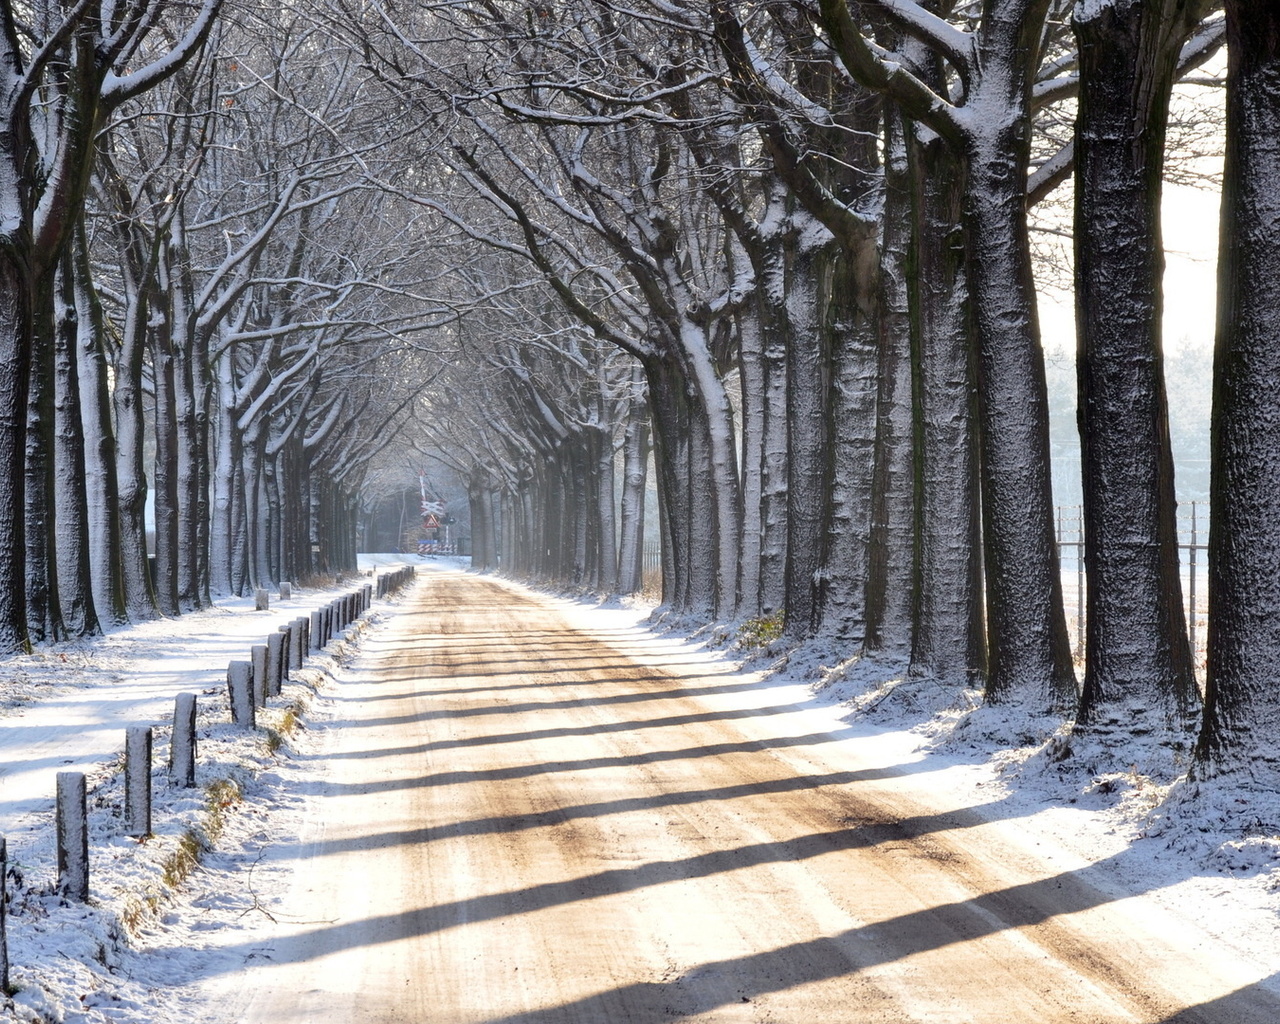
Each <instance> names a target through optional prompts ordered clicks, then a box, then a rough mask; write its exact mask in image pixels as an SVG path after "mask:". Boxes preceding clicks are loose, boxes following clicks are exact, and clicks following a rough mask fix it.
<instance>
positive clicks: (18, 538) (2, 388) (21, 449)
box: [0, 246, 32, 654]
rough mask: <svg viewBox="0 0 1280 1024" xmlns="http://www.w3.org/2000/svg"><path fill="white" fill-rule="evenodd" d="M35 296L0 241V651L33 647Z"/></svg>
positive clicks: (15, 259) (11, 253) (12, 255)
mask: <svg viewBox="0 0 1280 1024" xmlns="http://www.w3.org/2000/svg"><path fill="white" fill-rule="evenodd" d="M31 302H32V295H31V286H30V279H29V275H28V273H27V270H26V268H25V267H24V265H23V263H22V259H21V257H20V256H19V255H18V254H17V253H15V252H14V251H13V249H12V248H11V247H10V246H5V247H0V654H12V653H15V652H18V651H24V650H27V649H28V647H29V640H28V638H27V590H26V551H27V545H26V535H25V527H24V522H25V491H26V485H25V484H26V481H25V468H26V467H25V452H26V440H27V438H26V435H27V387H28V383H29V380H30V373H31V365H30V360H31V326H32V325H31Z"/></svg>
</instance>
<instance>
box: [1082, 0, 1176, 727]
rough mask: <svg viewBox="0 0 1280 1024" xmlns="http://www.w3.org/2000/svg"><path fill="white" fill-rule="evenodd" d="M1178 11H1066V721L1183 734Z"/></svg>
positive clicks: (1127, 3) (1124, 4) (1124, 6)
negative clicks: (1069, 619)
mask: <svg viewBox="0 0 1280 1024" xmlns="http://www.w3.org/2000/svg"><path fill="white" fill-rule="evenodd" d="M1193 6H1198V5H1194V4H1192V3H1190V2H1189V0H1137V2H1134V0H1118V2H1109V3H1090V4H1082V5H1077V8H1076V14H1075V18H1074V28H1075V36H1076V41H1077V44H1078V51H1079V59H1080V96H1079V106H1078V112H1077V121H1076V132H1075V157H1076V212H1075V242H1076V260H1075V268H1076V323H1077V328H1078V332H1079V351H1078V355H1077V359H1076V367H1077V373H1078V376H1079V388H1080V391H1079V406H1078V408H1079V418H1080V448H1081V457H1082V463H1083V467H1082V468H1083V476H1082V481H1083V490H1084V526H1085V566H1086V571H1087V573H1088V577H1087V578H1088V608H1089V616H1088V620H1087V630H1086V642H1085V651H1086V654H1085V675H1084V688H1083V691H1082V693H1081V697H1080V706H1079V711H1078V714H1077V723H1078V725H1079V726H1080V727H1083V728H1086V729H1088V730H1090V731H1094V732H1110V731H1114V730H1120V731H1127V732H1133V733H1147V732H1152V731H1155V732H1173V733H1180V732H1182V731H1183V730H1184V729H1185V728H1187V726H1188V725H1189V724H1190V721H1191V717H1192V715H1193V714H1194V713H1195V711H1196V710H1198V705H1199V692H1198V691H1197V689H1196V681H1195V674H1194V671H1193V667H1192V661H1191V649H1190V646H1189V644H1188V641H1187V629H1186V618H1185V615H1184V613H1183V609H1182V586H1181V580H1180V578H1179V564H1178V537H1177V521H1176V509H1177V503H1176V500H1175V497H1174V482H1173V452H1172V449H1171V447H1170V441H1169V413H1168V401H1167V398H1166V395H1165V386H1164V368H1163V361H1164V355H1163V347H1162V340H1161V316H1162V313H1163V306H1164V303H1163V298H1162V290H1161V289H1162V279H1163V274H1164V248H1163V243H1162V240H1161V237H1160V195H1161V184H1162V172H1163V169H1164V140H1165V128H1166V124H1167V121H1168V111H1169V97H1170V93H1171V92H1172V89H1173V80H1174V74H1175V69H1176V65H1177V60H1178V55H1179V53H1180V51H1181V48H1182V44H1183V42H1184V41H1185V39H1186V37H1187V36H1188V34H1189V33H1190V31H1191V29H1192V28H1193V27H1194V26H1195V24H1196V22H1197V21H1198V18H1197V17H1196V16H1195V12H1193V11H1192V10H1191V8H1192V7H1193Z"/></svg>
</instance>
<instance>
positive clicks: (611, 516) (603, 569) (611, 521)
mask: <svg viewBox="0 0 1280 1024" xmlns="http://www.w3.org/2000/svg"><path fill="white" fill-rule="evenodd" d="M602 411H603V410H602ZM596 446H597V447H596V472H595V480H596V510H597V515H596V524H597V530H598V533H599V539H598V543H597V545H596V547H597V550H598V551H599V572H598V583H597V585H596V588H595V589H596V590H599V591H604V592H606V593H609V594H613V593H616V592H617V590H618V536H617V535H618V523H617V517H616V514H615V511H614V509H615V506H614V501H615V497H614V491H615V486H614V485H615V480H614V468H613V467H614V454H613V423H612V422H610V423H609V424H608V426H607V427H600V428H598V429H597V431H596ZM507 550H508V551H510V550H511V548H510V547H508V548H507Z"/></svg>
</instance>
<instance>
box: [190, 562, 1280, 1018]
mask: <svg viewBox="0 0 1280 1024" xmlns="http://www.w3.org/2000/svg"><path fill="white" fill-rule="evenodd" d="M646 650H647V654H641V653H638V651H639V645H638V643H637V642H636V641H635V639H634V636H632V635H630V634H627V633H624V632H619V633H617V634H615V635H609V634H608V633H602V632H601V631H598V630H597V631H593V632H590V633H586V632H582V631H579V630H575V629H574V628H573V627H571V626H570V625H569V624H568V623H567V622H566V620H565V619H564V618H563V617H562V616H561V614H560V613H559V612H558V611H557V610H556V607H555V604H554V602H549V601H546V600H543V599H542V598H540V597H538V596H536V595H531V594H529V593H528V592H525V591H522V590H520V589H518V588H515V587H512V586H508V585H506V584H504V583H501V582H499V581H496V580H492V579H487V578H485V577H480V576H475V575H470V574H466V573H461V572H438V573H430V574H424V575H423V576H422V577H421V578H420V582H419V583H418V584H417V586H416V588H415V589H414V591H413V592H412V593H411V595H410V596H409V597H408V598H407V599H406V602H405V604H404V605H403V606H402V607H401V609H400V610H399V611H398V612H397V613H396V614H395V615H393V616H392V617H391V619H390V621H388V622H386V623H385V624H383V625H382V626H380V627H378V628H377V629H375V630H374V631H372V632H371V633H370V634H369V635H368V636H367V637H366V639H365V641H364V643H363V647H362V652H361V654H360V656H359V657H358V658H357V659H356V660H355V661H354V662H353V663H352V664H350V665H348V666H346V667H344V668H343V670H342V671H341V673H340V677H339V681H338V685H337V687H336V688H335V690H334V691H333V692H332V694H331V695H330V702H331V703H332V705H333V708H334V710H333V711H332V713H331V716H330V717H329V718H328V719H326V720H324V721H322V722H320V723H319V724H318V726H317V727H316V728H315V729H313V733H314V734H315V735H313V736H312V737H311V739H310V740H309V741H308V742H310V743H311V744H312V746H313V747H314V748H318V749H315V750H313V751H312V753H313V754H314V755H315V756H318V757H320V758H321V759H322V760H323V763H324V765H325V767H324V771H323V774H322V776H321V778H320V781H318V782H317V783H316V785H315V786H314V787H313V791H312V792H310V793H308V794H307V796H306V800H307V803H306V808H307V811H306V824H305V827H304V828H303V830H302V835H301V838H300V839H299V840H298V841H297V842H295V843H293V844H288V845H287V846H286V848H284V849H280V850H276V851H274V852H273V855H272V856H273V858H274V859H275V860H276V861H277V862H278V863H287V864H288V865H289V867H288V868H287V869H286V870H288V872H289V873H290V874H289V878H290V880H291V885H290V887H289V890H288V895H287V896H286V897H285V898H284V899H283V901H282V903H281V906H280V907H279V908H277V912H276V913H275V914H274V916H275V918H276V921H277V923H276V924H275V925H273V926H272V927H273V929H274V931H273V933H272V935H271V941H270V956H269V957H261V958H256V959H248V958H246V965H245V966H244V967H243V969H241V970H239V971H237V972H235V973H234V974H230V973H228V974H226V975H224V976H222V977H220V978H215V979H213V980H212V981H209V982H206V991H207V992H208V998H209V999H210V1001H211V1003H212V1005H211V1006H210V1011H211V1012H210V1018H211V1019H212V1020H215V1021H222V1020H226V1021H235V1022H237V1024H239V1022H244V1024H328V1022H333V1024H384V1022H386V1024H390V1022H396V1024H425V1022H442V1024H481V1022H485V1024H516V1022H520V1024H605V1022H628V1024H649V1022H659V1021H697V1022H710V1021H724V1022H729V1021H733V1022H757V1024H764V1022H776V1024H807V1022H815V1024H818V1022H821V1024H833V1022H844V1021H848V1022H857V1024H890V1022H892V1024H903V1022H913V1021H927V1022H938V1024H966V1022H980V1024H1012V1022H1028V1024H1031V1022H1034V1024H1057V1022H1067V1021H1070V1022H1074V1024H1095V1022H1096V1024H1104V1022H1105V1024H1112V1022H1120V1021H1125V1022H1128V1021H1137V1022H1146V1024H1157V1022H1175V1021H1176V1022H1186V1024H1193V1022H1201V1024H1226V1022H1230V1024H1252V1022H1258V1024H1261V1022H1264V1021H1265V1022H1268V1024H1271V1022H1274V1021H1276V1020H1280V1007H1278V1006H1277V1002H1276V997H1275V996H1274V995H1273V994H1272V993H1271V992H1270V991H1269V990H1268V989H1267V988H1265V987H1263V986H1262V985H1259V984H1257V982H1258V981H1260V979H1259V978H1258V976H1257V973H1256V971H1253V970H1251V969H1250V968H1249V967H1248V965H1245V964H1241V963H1240V962H1239V961H1238V958H1234V957H1232V956H1231V955H1230V952H1229V951H1227V950H1221V949H1218V948H1216V947H1215V946H1214V944H1213V943H1212V942H1211V940H1209V939H1208V937H1207V936H1206V935H1205V934H1204V933H1203V932H1200V931H1198V930H1197V928H1196V926H1195V924H1194V923H1193V922H1187V921H1185V920H1182V919H1179V918H1175V917H1173V916H1172V915H1171V914H1169V913H1168V912H1167V911H1164V910H1162V909H1160V908H1159V907H1158V906H1156V905H1155V904H1154V903H1153V902H1152V901H1149V900H1144V899H1142V898H1141V897H1124V896H1123V895H1122V894H1117V893H1115V892H1114V891H1111V890H1109V889H1108V887H1107V885H1106V879H1105V877H1104V876H1103V875H1101V874H1099V873H1098V872H1097V871H1096V870H1094V869H1093V868H1091V866H1090V865H1088V864H1087V863H1085V864H1070V863H1068V862H1067V860H1065V859H1064V858H1061V857H1058V858H1055V857H1054V856H1053V855H1052V854H1041V853H1040V852H1039V851H1037V850H1036V849H1035V847H1034V844H1032V843H1025V844H1020V843H1016V842H1011V841H1010V839H1009V835H1010V825H1009V823H1008V822H1007V821H1001V820H1000V814H999V808H998V807H994V808H992V807H988V808H985V809H982V808H979V809H969V808H961V807H952V806H948V805H947V804H946V803H945V791H944V794H943V795H942V796H938V795H936V794H931V788H930V778H929V771H928V770H927V769H925V768H924V767H923V766H922V765H921V764H915V763H910V762H906V763H904V762H903V759H902V758H901V757H900V756H895V755H894V754H893V753H892V750H896V749H900V748H890V747H889V746H886V745H884V744H879V743H878V742H877V740H876V738H875V736H874V735H868V734H867V731H866V730H863V731H861V732H859V733H858V734H857V735H853V731H852V730H849V729H847V728H842V726H841V723H840V721H839V719H838V717H837V716H836V714H834V713H833V711H832V710H831V709H829V708H827V709H823V708H817V707H813V706H808V707H806V706H805V702H804V701H803V700H801V699H799V698H800V697H802V696H803V693H802V691H801V690H800V689H799V688H798V687H796V686H795V685H778V686H773V685H770V684H769V683H767V682H765V683H760V682H758V681H754V680H751V679H744V678H743V677H740V676H736V675H732V674H728V673H726V672H725V671H724V669H723V668H719V667H717V666H716V665H714V664H709V663H704V664H702V665H700V666H697V667H696V670H695V669H694V668H691V667H690V666H689V665H688V664H685V663H681V662H680V661H679V658H678V656H677V654H676V653H672V652H676V651H677V650H678V648H677V647H676V645H667V646H665V647H664V646H660V645H650V647H649V648H647V649H646ZM655 651H657V652H659V653H658V654H657V655H655V654H654V652H655ZM663 652H665V653H663ZM717 673H719V674H717ZM940 788H941V787H935V789H940ZM1028 847H1029V848H1028ZM264 927H266V926H265V925H264ZM259 945H260V943H259ZM255 948H257V947H255Z"/></svg>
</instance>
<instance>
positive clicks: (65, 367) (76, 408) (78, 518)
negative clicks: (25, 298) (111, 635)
mask: <svg viewBox="0 0 1280 1024" xmlns="http://www.w3.org/2000/svg"><path fill="white" fill-rule="evenodd" d="M55 294H56V295H57V302H58V304H57V323H56V326H55V331H56V333H55V335H54V342H55V348H54V424H55V427H54V488H55V491H54V493H55V495H56V501H57V509H58V513H57V519H56V524H57V531H58V536H57V541H56V543H57V565H58V572H57V575H58V600H59V605H60V607H61V609H62V621H63V624H64V626H65V627H66V630H67V635H68V636H72V637H77V636H87V635H90V634H94V633H99V632H101V627H100V626H99V624H98V613H97V609H96V607H95V604H94V599H93V575H92V569H91V567H90V562H89V547H90V545H89V508H88V494H87V491H88V488H87V487H86V483H85V477H86V470H85V438H84V425H83V419H82V416H81V409H80V378H79V373H78V369H79V367H78V365H77V363H78V360H77V355H76V345H77V343H78V340H79V331H78V325H77V318H76V307H75V286H74V281H73V274H72V270H71V263H70V258H69V256H68V257H64V259H63V260H62V262H61V265H60V266H59V269H58V280H57V287H56V289H55Z"/></svg>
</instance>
